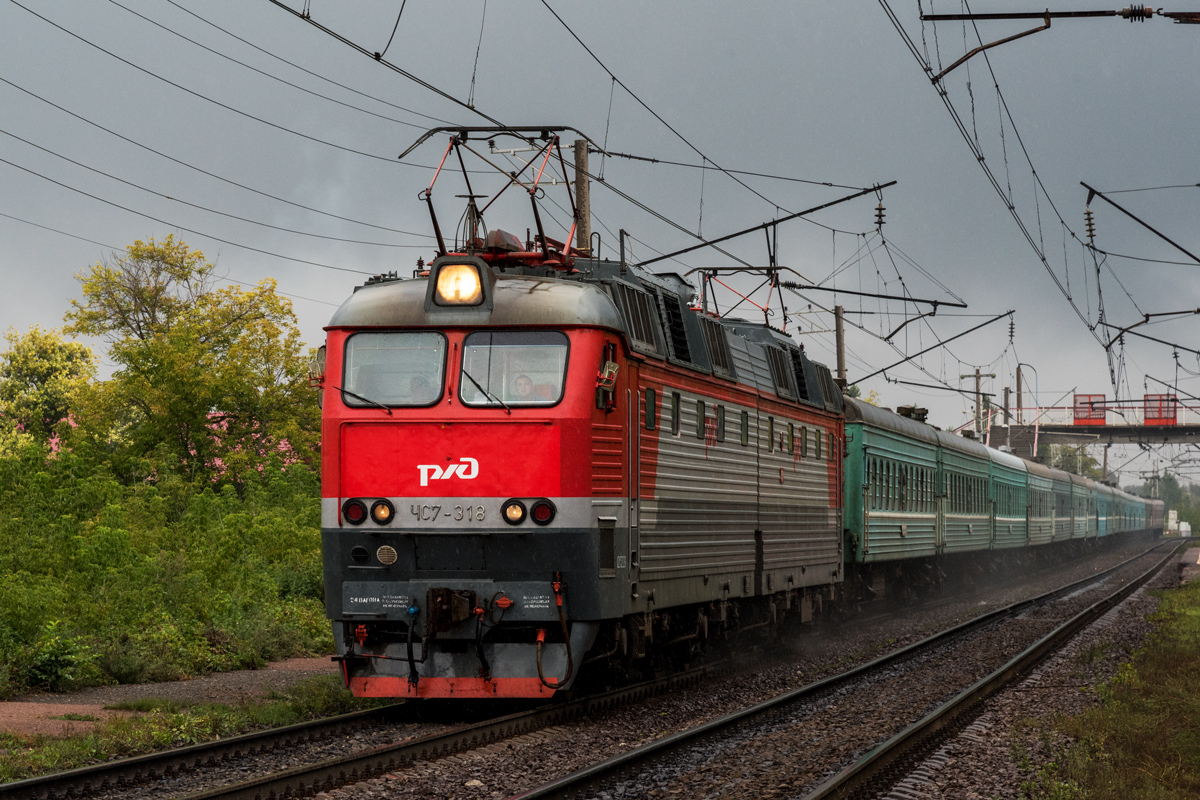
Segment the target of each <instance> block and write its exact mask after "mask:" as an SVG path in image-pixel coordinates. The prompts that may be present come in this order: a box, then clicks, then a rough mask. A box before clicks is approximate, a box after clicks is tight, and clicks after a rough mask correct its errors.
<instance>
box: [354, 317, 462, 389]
mask: <svg viewBox="0 0 1200 800" xmlns="http://www.w3.org/2000/svg"><path fill="white" fill-rule="evenodd" d="M445 368H446V337H445V336H443V335H442V334H440V333H433V332H430V331H422V332H418V331H390V332H378V333H376V332H371V333H356V334H354V335H353V336H350V337H349V338H348V339H346V353H345V359H344V364H343V368H342V370H343V371H342V388H343V389H344V392H343V394H342V401H343V402H344V403H345V404H346V405H348V406H351V407H354V408H366V407H371V406H378V405H384V406H417V407H419V406H430V405H433V404H434V403H436V402H437V401H438V400H439V399H440V398H441V395H442V382H443V378H444V372H445Z"/></svg>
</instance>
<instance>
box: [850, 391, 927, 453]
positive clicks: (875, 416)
mask: <svg viewBox="0 0 1200 800" xmlns="http://www.w3.org/2000/svg"><path fill="white" fill-rule="evenodd" d="M844 402H845V405H846V424H847V425H849V424H852V423H855V422H861V423H864V424H867V425H873V426H875V427H876V428H882V429H883V430H886V431H895V432H896V433H902V434H904V435H905V436H911V437H912V438H914V439H919V440H920V441H923V442H928V443H930V444H937V441H938V439H937V431H935V430H934V429H933V428H931V427H930V426H928V425H926V424H925V423H923V422H917V421H916V420H915V419H909V418H908V417H902V416H900V415H899V414H893V413H892V412H891V411H888V410H887V409H884V408H878V407H877V406H873V405H871V404H870V403H865V402H863V401H862V400H855V399H854V398H853V397H845V398H844Z"/></svg>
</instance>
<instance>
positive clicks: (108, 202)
mask: <svg viewBox="0 0 1200 800" xmlns="http://www.w3.org/2000/svg"><path fill="white" fill-rule="evenodd" d="M0 164H8V165H9V166H10V167H14V168H15V169H19V170H21V171H22V172H26V173H29V174H30V175H33V176H35V177H38V178H41V179H42V180H44V181H48V182H49V183H53V184H54V185H55V186H60V187H62V188H63V189H67V190H68V191H72V192H75V193H76V194H81V195H83V196H84V197H90V198H91V199H93V200H97V201H99V202H101V203H104V204H105V205H109V206H113V207H114V208H119V209H121V210H122V211H126V212H128V213H130V214H136V215H137V216H139V217H145V218H146V219H148V220H151V221H153V222H157V223H159V224H160V225H169V226H170V227H172V228H177V229H179V230H181V231H187V232H188V233H194V234H196V235H197V236H204V237H206V238H208V239H212V240H213V241H217V242H221V243H222V244H227V245H230V246H232V247H239V248H241V249H243V250H250V251H252V252H255V253H262V254H263V255H267V256H272V257H273V258H281V259H283V260H284V261H293V262H295V263H297V264H308V265H310V266H313V267H320V268H322V269H332V270H336V271H338V272H352V273H354V274H356V275H370V274H371V273H370V272H363V271H362V270H358V269H350V268H349V267H337V266H334V265H332V264H322V263H321V262H319V261H308V260H306V259H303V258H292V257H291V256H285V255H282V254H280V253H275V252H272V251H270V250H263V249H262V248H260V247H252V246H250V245H246V244H241V243H239V242H234V241H230V240H229V239H222V238H221V237H219V236H214V235H212V234H211V233H204V232H203V231H198V230H194V229H192V228H185V227H183V226H182V225H176V224H175V223H173V222H168V221H167V220H164V219H159V218H158V217H154V216H151V215H150V214H146V213H144V212H141V211H137V210H135V209H132V208H129V207H127V206H123V205H121V204H120V203H114V202H113V201H112V200H106V199H104V198H103V197H100V196H98V195H94V194H91V193H90V192H85V191H83V190H82V189H76V188H75V187H74V186H69V185H68V184H65V183H63V182H61V181H56V180H54V179H53V178H50V177H47V176H45V175H43V174H41V173H40V172H35V171H34V170H32V169H29V168H28V167H23V166H21V165H20V164H16V163H14V162H12V161H9V160H8V159H5V158H0Z"/></svg>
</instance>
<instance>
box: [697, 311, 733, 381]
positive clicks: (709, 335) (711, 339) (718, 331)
mask: <svg viewBox="0 0 1200 800" xmlns="http://www.w3.org/2000/svg"><path fill="white" fill-rule="evenodd" d="M700 330H702V331H704V343H705V344H706V345H708V354H709V356H711V357H712V363H713V372H715V373H717V374H718V375H724V376H726V377H732V376H733V369H732V368H731V366H730V363H729V361H730V360H729V350H728V348H726V347H725V329H724V328H722V327H721V323H719V322H717V321H716V320H715V319H710V318H708V317H701V318H700Z"/></svg>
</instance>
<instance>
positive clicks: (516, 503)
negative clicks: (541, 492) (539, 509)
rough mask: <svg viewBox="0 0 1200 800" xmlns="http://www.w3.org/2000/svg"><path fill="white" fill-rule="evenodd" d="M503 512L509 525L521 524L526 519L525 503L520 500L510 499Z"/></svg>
mask: <svg viewBox="0 0 1200 800" xmlns="http://www.w3.org/2000/svg"><path fill="white" fill-rule="evenodd" d="M503 514H504V521H505V522H507V523H508V524H509V525H520V524H521V523H522V522H524V521H525V504H524V503H522V502H521V501H520V500H509V501H508V502H507V503H505V504H504V511H503Z"/></svg>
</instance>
